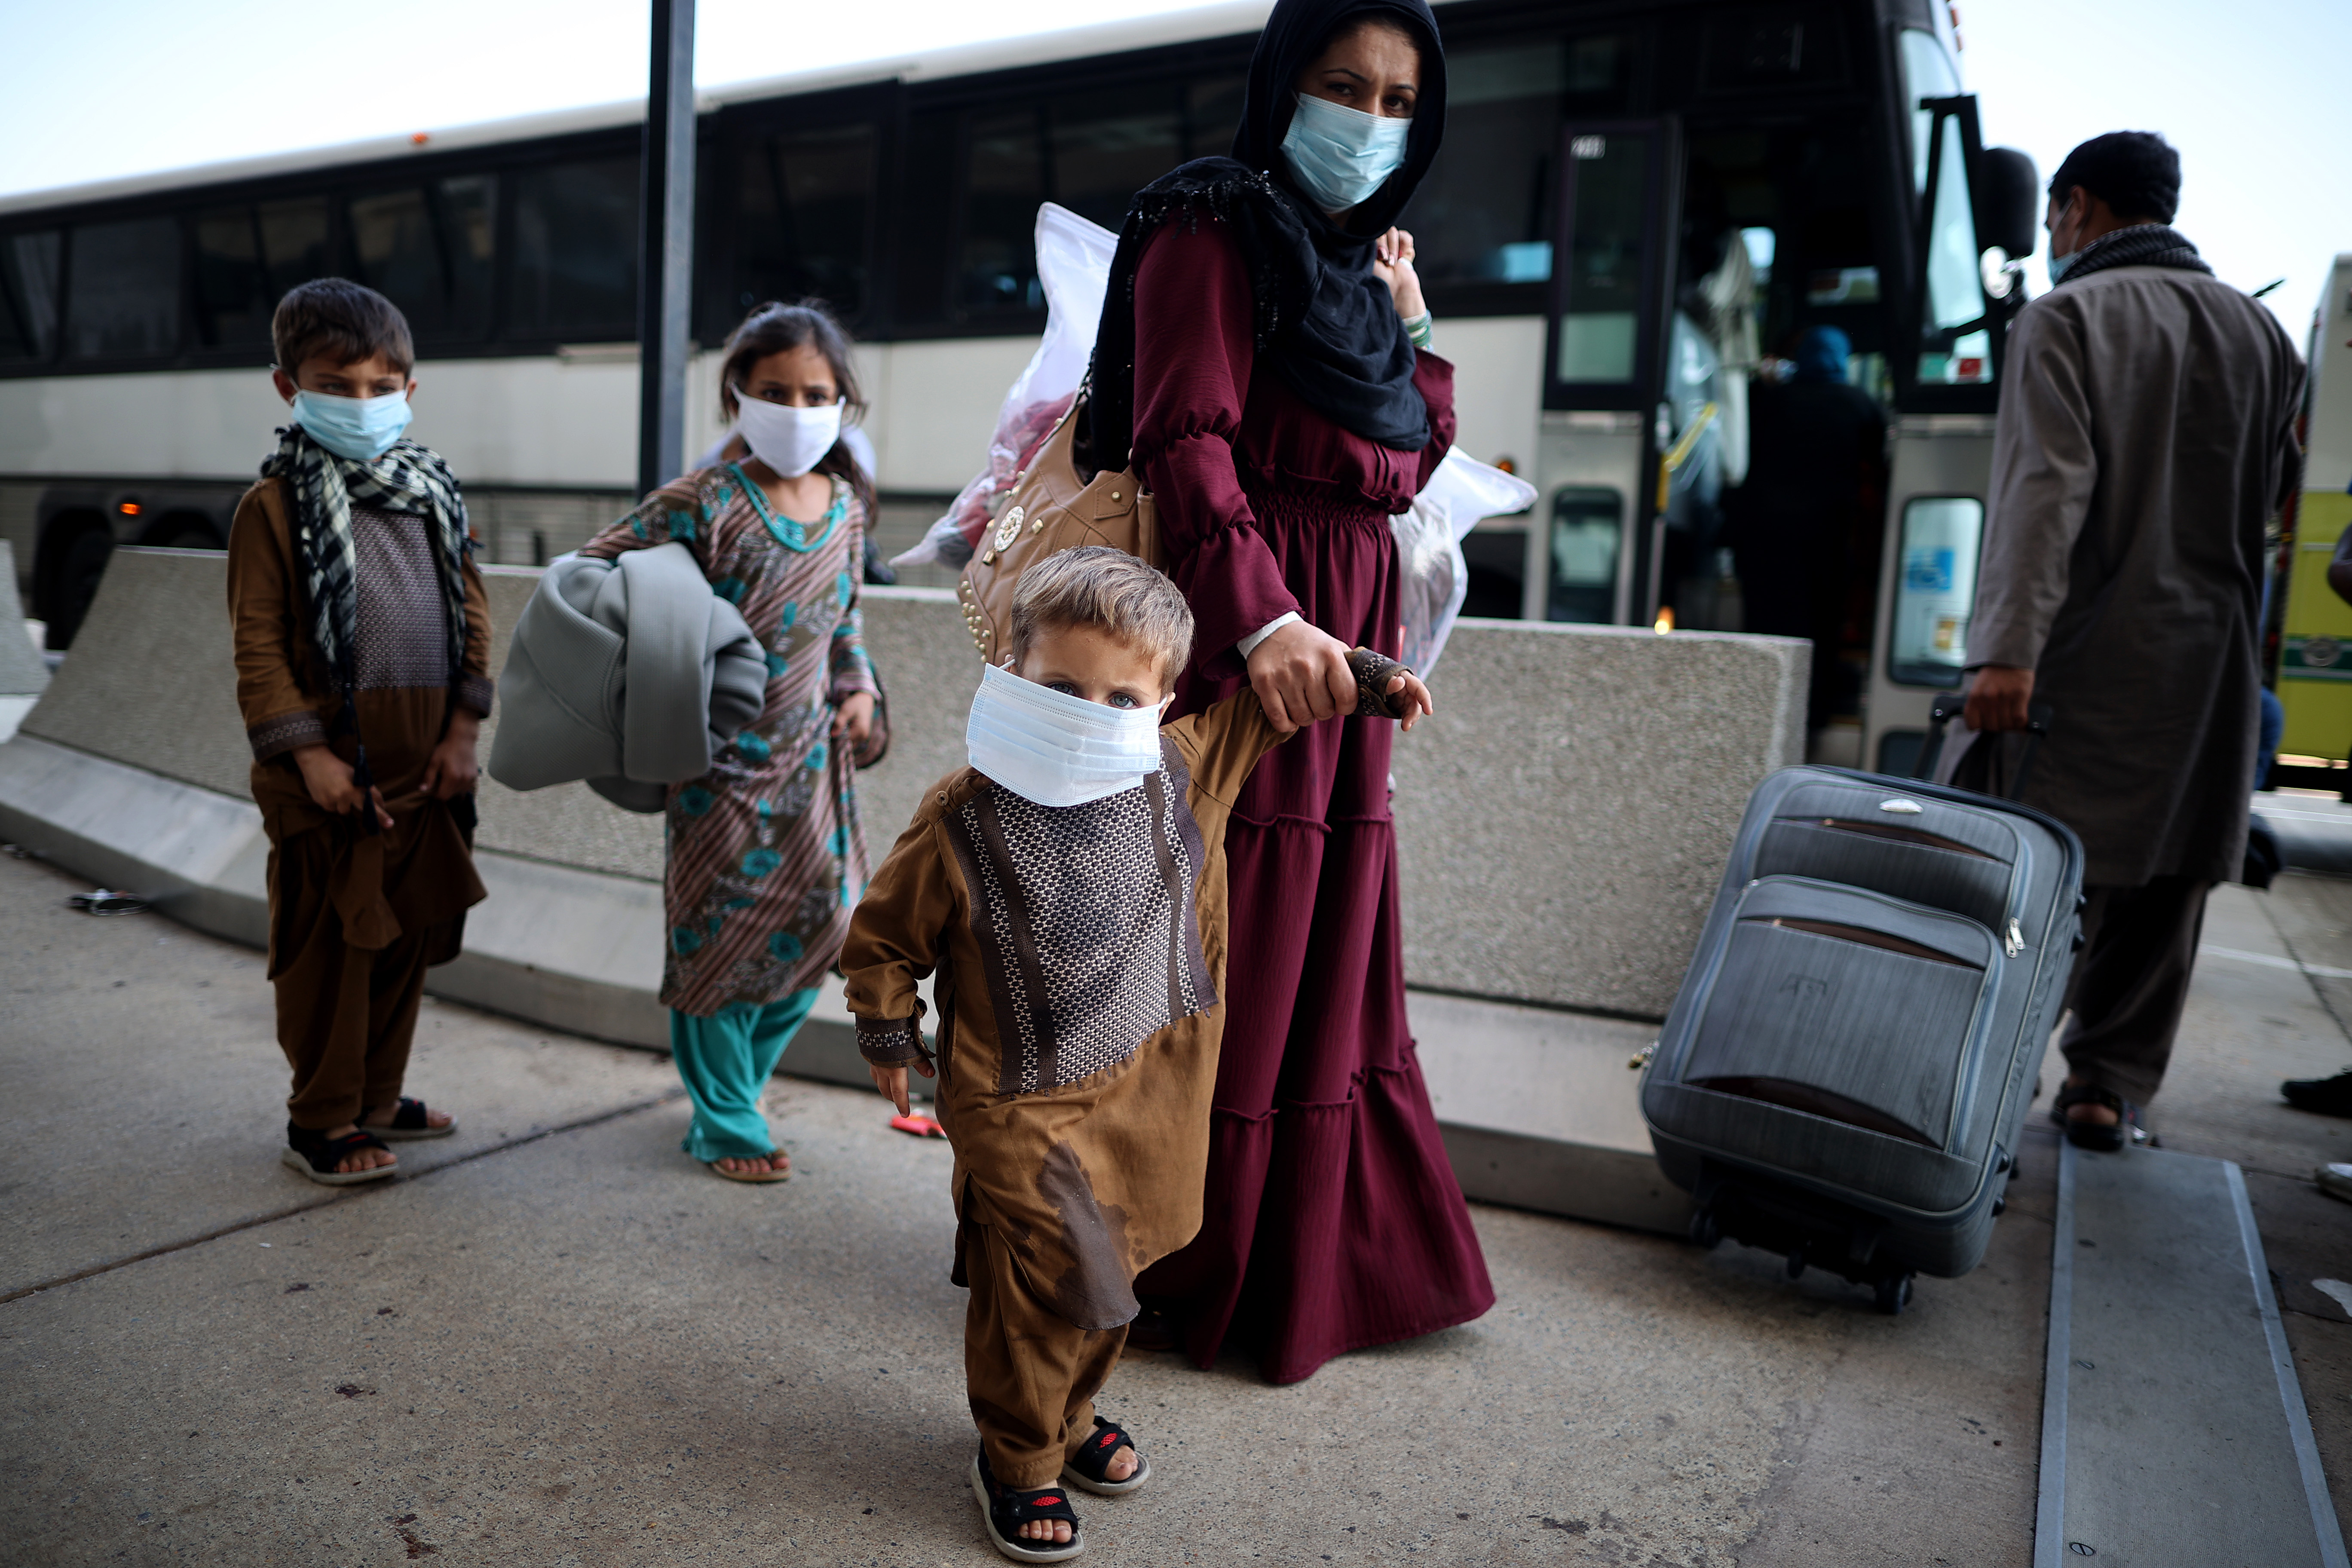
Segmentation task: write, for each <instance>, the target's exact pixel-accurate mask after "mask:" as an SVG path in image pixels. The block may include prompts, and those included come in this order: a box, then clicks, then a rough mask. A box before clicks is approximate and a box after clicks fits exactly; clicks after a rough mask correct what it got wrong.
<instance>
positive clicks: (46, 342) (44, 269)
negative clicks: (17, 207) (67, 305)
mask: <svg viewBox="0 0 2352 1568" xmlns="http://www.w3.org/2000/svg"><path fill="white" fill-rule="evenodd" d="M57 343H58V231H57V230H56V229H53V228H52V229H46V230H43V231H42V232H41V233H38V234H12V235H10V236H9V237H7V239H6V240H5V242H0V360H46V359H47V358H48V357H49V355H50V354H51V353H53V352H55V350H56V348H57Z"/></svg>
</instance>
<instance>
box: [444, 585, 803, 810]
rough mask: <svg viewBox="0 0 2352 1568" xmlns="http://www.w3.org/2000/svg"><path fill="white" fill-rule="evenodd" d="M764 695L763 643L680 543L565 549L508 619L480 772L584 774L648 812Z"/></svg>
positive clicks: (553, 776)
mask: <svg viewBox="0 0 2352 1568" xmlns="http://www.w3.org/2000/svg"><path fill="white" fill-rule="evenodd" d="M767 695H768V658H767V650H766V649H765V648H763V647H761V646H760V640H759V638H757V637H753V636H752V635H751V627H750V626H746V625H744V624H743V617H742V616H740V615H738V614H737V613H736V610H735V606H734V605H730V604H729V603H728V602H727V601H726V600H724V599H722V598H720V597H719V595H716V594H714V593H712V592H711V591H710V581H709V578H707V577H705V576H704V575H703V574H702V568H701V566H700V565H699V564H698V563H696V561H695V559H694V555H693V552H691V551H689V550H688V549H687V547H686V546H685V545H683V544H661V545H656V546H655V547H654V548H652V549H650V550H631V551H627V552H624V553H623V554H622V555H621V557H620V559H619V560H617V561H598V560H593V559H592V558H590V557H587V556H583V555H569V556H566V557H564V558H563V559H562V560H561V561H558V562H556V563H554V564H553V565H551V566H550V567H549V568H548V569H547V574H546V575H545V576H543V577H541V579H540V580H539V589H538V591H537V592H536V593H534V594H532V595H531V596H530V603H529V604H528V605H524V606H523V611H522V615H521V616H520V618H518V619H517V620H516V622H515V629H514V642H513V645H512V647H510V648H509V651H508V654H507V663H506V668H505V669H504V670H503V671H501V672H500V674H499V726H498V738H497V739H496V740H495V741H494V742H492V743H491V746H490V769H489V771H490V776H491V777H492V778H494V779H496V780H498V781H499V783H500V784H505V785H506V786H507V787H508V788H509V789H519V790H529V789H543V788H545V787H546V786H547V785H549V784H569V783H571V782H572V780H574V779H584V780H586V781H587V783H588V787H589V788H591V789H593V790H594V791H595V792H596V793H597V794H598V795H603V796H604V798H605V799H607V800H609V801H611V802H613V803H614V805H619V806H623V807H625V808H626V809H628V810H630V811H641V812H655V811H659V810H661V809H662V805H663V803H664V801H665V800H666V798H667V794H668V790H667V786H668V785H670V784H682V783H684V782H685V781H686V780H688V779H692V778H699V777H701V776H702V775H703V774H704V773H709V771H710V758H711V754H712V753H713V752H717V751H719V749H720V748H722V747H724V746H725V745H727V743H728V742H730V741H732V740H733V739H734V738H735V737H736V735H738V734H739V733H740V732H741V731H743V730H745V729H746V728H748V727H749V726H750V725H751V724H752V723H753V722H754V721H757V720H758V718H759V717H760V711H761V709H762V708H763V707H764V706H765V705H766V702H767Z"/></svg>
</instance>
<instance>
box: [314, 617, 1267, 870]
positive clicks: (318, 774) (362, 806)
mask: <svg viewBox="0 0 2352 1568" xmlns="http://www.w3.org/2000/svg"><path fill="white" fill-rule="evenodd" d="M1266 640H1267V641H1268V642H1271V641H1273V640H1274V639H1273V638H1271V637H1268V638H1267V639H1266ZM294 763H295V765H296V766H297V767H299V768H300V769H301V770H302V787H303V788H305V789H307V790H309V791H310V799H311V800H312V802H313V803H315V804H316V805H318V807H319V809H320V810H321V811H331V812H333V813H334V814H335V815H336V816H350V815H351V814H352V812H354V811H373V812H374V813H375V819H376V823H377V826H381V827H383V828H385V829H387V830H388V829H389V828H390V827H391V826H392V813H390V812H388V811H386V810H385V809H384V808H383V791H382V790H379V789H376V788H374V787H373V785H371V786H370V787H369V789H368V792H367V794H365V795H362V794H361V793H360V787H359V785H358V784H354V783H352V764H351V763H347V762H345V761H343V759H342V758H341V757H339V756H337V755H335V753H334V752H331V751H329V750H328V749H327V747H326V746H325V744H324V743H323V742H322V743H320V744H317V745H310V746H297V747H295V748H294Z"/></svg>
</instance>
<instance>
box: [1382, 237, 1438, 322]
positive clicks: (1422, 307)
mask: <svg viewBox="0 0 2352 1568" xmlns="http://www.w3.org/2000/svg"><path fill="white" fill-rule="evenodd" d="M1412 257H1413V249H1412V235H1410V234H1407V233H1406V232H1405V231H1404V230H1403V229H1401V228H1392V229H1391V230H1389V231H1388V233H1386V234H1384V235H1382V236H1381V237H1380V238H1378V239H1376V240H1374V241H1372V270H1373V271H1374V272H1376V273H1378V274H1379V275H1380V279H1381V282H1383V283H1385V284H1387V285H1388V286H1389V298H1390V299H1391V300H1395V301H1396V312H1397V315H1398V317H1399V318H1400V319H1401V320H1403V321H1412V319H1413V318H1414V317H1415V316H1424V315H1427V314H1428V313H1429V307H1428V305H1426V304H1425V303H1423V300H1422V298H1421V278H1420V276H1419V275H1418V274H1417V273H1415V272H1414V271H1413V269H1412Z"/></svg>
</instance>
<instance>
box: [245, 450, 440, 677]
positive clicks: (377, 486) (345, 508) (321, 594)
mask: <svg viewBox="0 0 2352 1568" xmlns="http://www.w3.org/2000/svg"><path fill="white" fill-rule="evenodd" d="M261 477H262V478H264V479H284V480H285V481H286V484H287V488H288V489H290V490H291V491H292V492H293V496H294V545H295V552H296V554H297V556H298V558H299V561H300V564H301V571H302V590H303V595H304V597H305V598H306V599H307V600H308V602H309V604H310V636H311V638H312V640H314V641H315V642H316V643H317V644H318V647H319V654H320V658H324V659H325V660H326V661H327V668H328V670H329V671H330V672H331V674H332V676H333V678H334V681H335V686H336V689H337V690H338V691H339V692H340V693H341V695H342V697H343V699H344V701H345V702H346V704H348V703H349V701H350V700H351V694H352V684H353V682H354V680H355V679H356V673H355V671H354V668H353V662H352V647H353V645H354V644H355V643H356V642H357V640H358V637H359V624H360V604H359V584H358V582H357V580H356V578H357V571H356V555H357V551H356V548H355V546H354V545H353V544H352V505H353V503H355V502H356V503H357V504H359V505H361V506H369V507H375V508H378V509H380V510H384V511H397V512H406V513H409V514H410V515H413V516H421V517H423V518H425V519H426V520H427V521H429V522H430V523H431V524H432V525H433V534H434V546H435V548H434V552H433V557H434V563H435V564H436V566H438V567H439V568H440V577H441V592H442V595H443V596H444V598H445V599H446V603H447V605H448V607H449V615H448V637H449V647H448V654H449V679H451V680H452V681H453V682H454V681H455V680H456V679H457V677H458V675H459V673H460V672H461V671H462V670H464V668H466V574H465V563H466V555H467V552H468V551H469V550H470V549H471V548H472V545H471V543H470V542H469V541H468V539H467V533H466V500H465V497H464V496H463V494H461V493H460V492H459V490H458V488H457V475H455V474H453V473H451V472H450V471H449V465H448V464H446V463H445V462H443V461H442V460H441V456H440V454H439V453H437V452H436V451H434V450H433V449H432V448H431V447H423V446H419V445H418V444H417V443H416V442H415V441H411V440H407V439H405V438H403V439H401V440H398V441H394V443H393V444H392V447H391V449H390V450H388V451H386V452H385V453H384V455H383V457H381V458H374V459H373V460H372V461H366V462H362V461H357V460H354V459H352V458H339V457H337V456H336V455H335V454H334V453H332V452H330V451H328V450H327V449H326V448H325V447H321V446H320V445H319V443H318V442H316V441H314V440H312V439H311V438H310V433H309V432H307V431H305V430H304V429H303V428H302V426H299V425H289V426H286V427H285V428H284V429H282V430H280V431H278V450H277V451H275V452H273V453H271V454H270V455H269V457H268V458H267V459H266V460H265V461H264V462H263V463H262V465H261Z"/></svg>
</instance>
